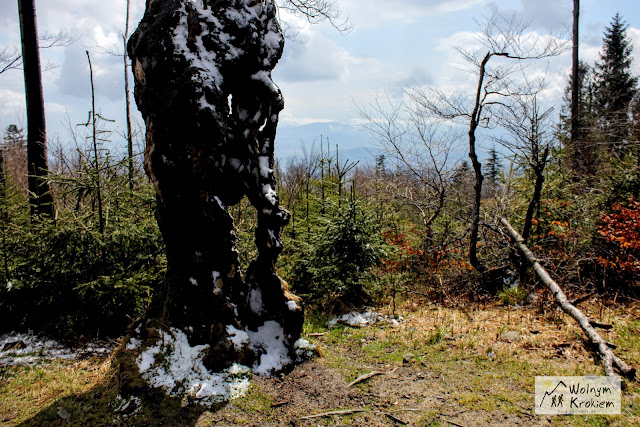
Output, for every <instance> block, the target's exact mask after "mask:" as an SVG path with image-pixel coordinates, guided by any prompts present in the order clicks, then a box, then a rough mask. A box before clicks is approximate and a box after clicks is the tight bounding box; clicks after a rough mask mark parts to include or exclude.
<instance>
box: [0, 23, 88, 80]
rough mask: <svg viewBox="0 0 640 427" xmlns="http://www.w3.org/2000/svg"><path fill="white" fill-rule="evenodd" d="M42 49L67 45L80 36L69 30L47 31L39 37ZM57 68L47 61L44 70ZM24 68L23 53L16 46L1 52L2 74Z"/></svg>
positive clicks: (0, 64) (0, 71)
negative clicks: (72, 33)
mask: <svg viewBox="0 0 640 427" xmlns="http://www.w3.org/2000/svg"><path fill="white" fill-rule="evenodd" d="M38 40H39V45H40V49H50V48H54V47H67V46H70V45H72V44H73V43H75V42H76V41H77V40H78V38H77V37H74V36H72V35H71V33H69V32H68V31H67V30H64V29H62V30H60V31H58V32H57V33H55V34H50V33H47V32H45V33H44V34H43V35H41V36H39V37H38ZM55 68H57V66H56V65H53V64H51V63H49V62H48V63H47V64H46V65H45V66H44V67H43V70H42V71H51V70H54V69H55ZM21 69H22V53H21V52H20V51H19V50H18V49H17V48H16V47H10V48H5V49H4V50H3V51H2V52H0V74H2V73H4V72H5V71H9V70H21Z"/></svg>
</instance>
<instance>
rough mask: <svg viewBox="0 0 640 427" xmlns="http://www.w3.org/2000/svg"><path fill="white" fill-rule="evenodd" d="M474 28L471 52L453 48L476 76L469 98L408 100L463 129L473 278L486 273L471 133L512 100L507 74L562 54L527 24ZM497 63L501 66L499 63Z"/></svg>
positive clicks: (419, 96) (418, 93) (478, 168)
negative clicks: (469, 175)
mask: <svg viewBox="0 0 640 427" xmlns="http://www.w3.org/2000/svg"><path fill="white" fill-rule="evenodd" d="M477 24H478V30H479V31H478V32H477V35H476V41H477V42H478V43H479V44H480V45H481V47H480V48H478V49H476V50H466V49H462V48H458V52H459V53H460V54H461V55H462V56H463V58H464V59H465V61H466V62H467V63H468V64H469V65H470V72H472V73H474V74H475V75H477V77H478V80H477V85H476V89H475V91H474V92H473V94H472V95H470V94H467V93H464V92H458V93H454V94H451V93H448V92H445V91H441V90H438V89H434V88H427V89H423V88H420V87H416V88H413V89H412V90H411V91H410V92H409V96H410V97H411V98H412V99H413V100H414V101H415V102H416V103H418V104H419V105H420V106H421V107H422V108H423V109H424V112H425V114H427V115H430V116H432V117H435V118H440V119H445V120H450V121H453V122H455V123H458V124H463V125H466V126H468V140H469V159H471V165H472V167H473V170H474V173H475V183H474V187H473V188H474V194H475V199H474V204H473V209H472V212H471V226H470V229H469V234H470V236H469V262H470V263H471V265H472V266H473V267H474V268H475V269H476V270H477V271H479V272H484V271H485V270H486V268H485V267H484V265H483V264H482V263H481V262H480V261H479V260H478V255H477V243H478V230H479V225H480V203H481V199H482V182H483V180H484V176H483V175H482V164H481V163H480V161H479V160H478V155H477V130H478V128H479V127H485V128H487V127H492V126H495V124H494V121H493V120H492V119H493V118H494V117H495V114H496V112H497V111H498V110H500V109H502V108H503V107H504V100H505V99H506V98H507V97H509V96H512V95H514V94H515V92H514V90H515V88H514V81H513V74H514V73H515V72H516V71H520V70H522V69H523V67H524V66H525V64H524V62H525V61H531V60H536V59H542V58H548V57H551V56H555V55H558V54H560V53H562V52H563V51H564V49H565V47H564V46H565V43H564V42H563V41H560V40H559V39H557V38H555V37H553V36H547V37H543V36H540V35H538V34H536V33H535V32H527V24H526V23H525V22H523V21H520V20H518V19H516V18H515V17H514V18H505V17H503V16H501V15H498V14H494V15H492V16H491V17H490V18H488V19H486V20H485V21H484V22H482V23H480V22H477ZM500 59H502V60H500Z"/></svg>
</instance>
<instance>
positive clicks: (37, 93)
mask: <svg viewBox="0 0 640 427" xmlns="http://www.w3.org/2000/svg"><path fill="white" fill-rule="evenodd" d="M18 11H19V13H20V34H21V35H22V60H23V69H24V85H25V95H26V101H27V172H28V174H29V175H28V176H29V178H28V182H29V205H30V207H31V215H32V216H33V217H42V216H48V217H50V218H53V212H54V209H53V197H52V195H51V191H50V189H49V182H48V180H47V176H48V174H49V167H48V159H47V132H46V124H45V115H44V95H43V93H42V71H41V68H40V52H39V48H38V28H37V25H36V9H35V4H34V1H33V0H18Z"/></svg>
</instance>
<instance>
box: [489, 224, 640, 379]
mask: <svg viewBox="0 0 640 427" xmlns="http://www.w3.org/2000/svg"><path fill="white" fill-rule="evenodd" d="M500 222H501V223H502V225H504V226H505V228H506V229H507V231H508V232H509V235H510V236H511V239H512V240H513V242H514V243H515V244H516V246H517V248H518V250H519V251H520V252H521V253H522V255H523V256H524V257H525V258H526V260H527V262H529V264H531V266H532V267H533V270H534V271H535V272H536V275H537V276H538V278H539V279H540V281H541V282H542V283H543V284H544V285H545V286H546V287H547V288H548V289H549V291H551V293H552V294H553V297H554V298H555V300H556V303H557V304H558V306H559V307H560V308H561V309H562V311H564V312H565V313H567V314H568V315H569V316H571V317H573V318H574V319H575V321H576V322H578V325H580V328H582V331H583V332H584V333H585V335H586V336H587V338H589V341H590V342H591V343H592V344H593V345H594V346H595V348H596V351H597V352H598V354H599V355H600V359H601V362H602V367H603V369H604V372H605V374H606V375H615V372H614V367H615V368H616V369H617V370H618V371H619V372H620V373H621V374H622V375H624V376H626V377H627V378H631V379H634V378H635V376H636V369H635V368H634V367H632V366H629V365H627V364H626V363H625V362H624V361H623V360H622V359H620V358H619V357H617V356H616V355H615V354H613V351H611V345H610V344H609V343H608V342H607V341H606V340H605V339H603V338H602V337H601V336H600V334H599V333H598V332H597V331H596V330H595V329H594V327H593V326H592V322H591V321H589V319H588V318H587V316H585V315H584V314H583V313H582V312H581V311H580V310H579V309H577V308H576V307H575V306H574V305H573V304H571V303H570V302H569V300H568V299H567V297H566V295H565V294H564V292H562V289H561V288H560V286H558V284H557V283H556V282H555V280H553V279H552V278H551V276H549V273H547V271H546V270H545V269H544V268H543V267H542V265H540V262H538V259H537V258H536V256H535V255H534V254H533V252H531V251H530V250H529V248H528V247H527V245H525V243H524V239H523V238H522V236H520V235H519V234H518V232H517V231H516V230H514V228H513V227H511V224H509V221H507V220H506V219H505V218H501V219H500Z"/></svg>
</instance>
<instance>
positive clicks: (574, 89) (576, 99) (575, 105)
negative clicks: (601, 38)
mask: <svg viewBox="0 0 640 427" xmlns="http://www.w3.org/2000/svg"><path fill="white" fill-rule="evenodd" d="M579 18H580V0H573V52H572V67H571V73H572V74H571V149H572V150H573V151H574V153H576V144H578V139H579V137H578V132H579V128H580V123H579V121H580V57H579V55H578V46H579V31H578V30H579V25H578V23H579ZM574 157H575V154H574Z"/></svg>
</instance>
